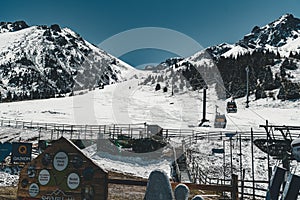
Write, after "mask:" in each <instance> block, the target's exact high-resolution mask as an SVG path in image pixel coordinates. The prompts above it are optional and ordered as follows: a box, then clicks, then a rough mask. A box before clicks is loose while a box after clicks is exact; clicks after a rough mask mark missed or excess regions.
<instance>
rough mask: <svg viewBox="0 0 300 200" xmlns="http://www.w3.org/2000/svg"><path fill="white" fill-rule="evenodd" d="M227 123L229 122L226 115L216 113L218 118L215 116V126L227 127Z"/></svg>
mask: <svg viewBox="0 0 300 200" xmlns="http://www.w3.org/2000/svg"><path fill="white" fill-rule="evenodd" d="M226 123H227V120H226V117H225V115H221V114H216V118H215V122H214V127H215V128H225V127H226Z"/></svg>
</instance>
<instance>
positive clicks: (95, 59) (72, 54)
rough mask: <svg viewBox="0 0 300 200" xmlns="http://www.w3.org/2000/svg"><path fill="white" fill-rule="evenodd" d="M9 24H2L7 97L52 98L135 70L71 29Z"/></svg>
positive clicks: (0, 86) (0, 61) (0, 76)
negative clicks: (17, 27)
mask: <svg viewBox="0 0 300 200" xmlns="http://www.w3.org/2000/svg"><path fill="white" fill-rule="evenodd" d="M4 25H5V27H6V29H5V27H4ZM4 25H2V26H1V29H0V30H1V31H0V52H1V53H0V72H1V73H0V80H1V81H0V92H1V96H2V98H1V99H2V100H6V101H11V100H23V99H37V98H49V97H53V96H55V95H56V94H60V95H63V94H66V93H70V92H72V91H74V90H80V89H88V88H93V87H96V86H98V85H99V84H104V85H107V84H112V83H115V82H119V81H123V80H126V79H127V78H130V77H131V76H133V75H134V73H135V69H134V68H133V67H131V66H129V65H128V64H126V63H124V62H123V61H120V60H119V59H117V58H115V57H113V56H111V55H109V54H108V53H106V52H105V51H103V50H100V49H99V48H97V47H95V46H94V45H92V44H90V43H89V42H87V41H85V40H84V39H83V38H81V37H80V35H79V34H77V33H75V32H73V31H72V30H70V29H69V28H60V27H59V26H58V25H51V26H50V27H47V26H32V27H27V26H25V25H23V27H21V28H20V27H19V29H16V28H11V26H12V24H4ZM8 93H10V94H8Z"/></svg>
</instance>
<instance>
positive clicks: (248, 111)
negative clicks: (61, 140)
mask: <svg viewBox="0 0 300 200" xmlns="http://www.w3.org/2000/svg"><path fill="white" fill-rule="evenodd" d="M141 73H142V72H141ZM143 73H148V72H143ZM140 81H141V79H131V80H128V81H125V82H122V83H116V84H113V85H108V86H105V88H104V89H95V90H92V91H82V92H81V93H82V94H81V95H79V94H78V95H75V96H72V97H65V98H53V99H43V100H31V101H22V102H11V103H1V104H0V118H1V119H10V120H21V121H33V122H47V123H64V124H99V125H105V124H130V123H133V124H135V123H144V122H146V123H147V124H158V125H160V126H161V127H163V128H165V129H185V130H186V129H189V130H191V131H192V130H195V131H203V132H208V131H228V132H235V131H237V132H249V131H250V128H253V129H254V130H255V131H260V132H264V129H262V128H259V125H263V124H265V123H266V120H268V121H269V124H273V125H299V124H300V118H298V117H297V116H298V114H299V109H298V108H299V106H300V101H279V100H272V99H271V98H267V99H261V100H258V101H254V100H253V97H252V96H251V97H250V100H251V101H250V104H249V105H250V108H245V100H246V99H245V98H242V99H237V100H236V102H237V105H238V112H237V113H231V114H226V116H227V127H226V129H216V128H213V121H214V117H215V105H218V106H219V112H221V113H225V104H226V101H220V100H217V98H216V95H215V91H214V89H210V88H209V89H208V91H207V97H208V102H207V119H208V120H209V121H210V122H209V124H210V125H211V127H198V124H199V122H200V120H201V118H202V92H201V91H200V92H198V91H194V92H185V93H176V94H175V95H174V96H171V94H170V92H167V93H164V92H163V91H162V90H159V91H155V90H154V87H152V86H145V85H140V84H139V83H140ZM212 88H214V87H212ZM0 132H1V133H0V134H1V135H2V136H4V135H10V136H11V135H14V134H15V139H18V138H19V137H22V138H25V137H26V135H28V137H32V135H38V131H31V130H20V129H13V128H1V131H0ZM5 139H6V137H2V139H1V141H2V142H4V141H5ZM235 146H236V148H235V150H234V155H235V157H237V154H238V151H237V146H238V145H237V144H236V145H235ZM243 146H244V147H243V163H244V168H246V172H247V175H246V178H250V177H249V173H250V171H251V159H250V158H251V151H250V149H249V146H250V145H249V144H246V143H243ZM220 147H222V142H221V141H220V140H218V141H217V140H216V141H213V140H210V141H209V142H208V141H207V140H206V139H205V140H201V141H198V143H197V145H194V146H193V149H196V150H197V151H200V152H202V153H201V155H199V156H200V157H202V159H201V161H202V163H201V164H202V165H203V166H211V167H208V171H209V172H213V171H212V170H213V169H216V170H219V168H217V167H216V168H215V167H214V166H216V165H217V166H219V167H220V166H222V159H221V158H218V156H216V157H215V156H213V155H211V149H212V148H220ZM226 148H227V150H226V154H227V155H228V145H227V147H226ZM84 151H85V152H86V153H87V155H88V156H90V157H91V158H92V159H94V160H95V161H96V162H97V163H98V164H99V165H100V166H102V167H104V168H105V169H108V170H111V171H118V172H123V173H127V174H132V175H136V176H139V177H145V178H147V177H148V176H149V174H150V172H151V171H152V170H154V169H157V168H159V169H162V170H164V171H166V173H167V174H169V175H170V162H171V161H170V160H166V159H157V160H156V161H152V162H143V161H139V162H135V160H134V159H130V158H121V157H119V158H118V156H111V155H106V154H101V155H99V154H97V153H96V148H95V146H90V147H88V148H87V149H85V150H84ZM255 155H256V158H255V160H256V161H255V162H256V164H255V166H256V168H257V170H258V171H260V172H259V173H258V174H257V176H258V178H259V179H266V176H265V174H264V173H262V172H266V155H265V154H264V153H262V152H261V151H260V150H258V149H256V150H255ZM228 159H229V156H227V158H226V162H227V163H228V162H229V160H228ZM234 164H235V165H236V167H235V168H238V158H236V159H234ZM272 164H274V162H272ZM220 177H221V176H220ZM11 182H13V181H8V184H7V185H9V184H11Z"/></svg>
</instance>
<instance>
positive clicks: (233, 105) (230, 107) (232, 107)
mask: <svg viewBox="0 0 300 200" xmlns="http://www.w3.org/2000/svg"><path fill="white" fill-rule="evenodd" d="M226 110H227V112H228V113H236V112H237V106H236V103H235V101H234V100H231V101H228V102H227V108H226Z"/></svg>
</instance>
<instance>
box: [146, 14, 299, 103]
mask: <svg viewBox="0 0 300 200" xmlns="http://www.w3.org/2000/svg"><path fill="white" fill-rule="evenodd" d="M299 36H300V19H298V18H295V17H294V16H293V15H291V14H286V15H283V16H281V17H280V18H279V19H277V20H275V21H274V22H271V23H269V24H267V25H265V26H262V27H258V26H255V27H254V28H253V30H252V31H251V32H250V33H249V34H247V35H245V36H244V37H243V39H241V40H239V41H237V42H236V43H235V44H227V43H223V44H220V45H216V46H211V47H208V48H206V49H204V50H202V51H200V52H198V53H196V54H195V55H192V56H190V57H188V58H185V59H178V58H177V59H169V60H167V61H166V62H162V63H161V65H162V66H168V67H167V68H166V67H165V69H163V70H160V71H158V70H156V71H157V72H159V73H157V74H156V75H152V77H149V78H148V79H147V81H146V82H145V84H151V83H153V82H154V83H156V82H161V83H162V84H165V85H169V83H170V82H172V84H173V82H176V80H180V81H181V82H180V83H175V84H173V87H175V90H179V91H184V90H185V89H184V88H188V89H192V90H197V89H201V88H203V87H204V86H205V85H206V84H208V85H209V86H210V87H215V88H216V90H217V93H218V96H219V97H220V98H225V97H226V98H229V97H234V98H239V97H243V96H246V69H247V68H248V70H249V93H250V94H253V95H255V99H260V98H266V97H271V98H274V99H281V100H292V99H299V98H300V85H299V83H300V78H299V77H300V76H299V74H300V69H299V67H300V37H299ZM169 61H173V62H169ZM174 61H176V62H174ZM174 74H175V76H174ZM161 77H163V80H162V78H161ZM173 79H174V81H173ZM153 80H154V81H153ZM170 80H171V81H170ZM203 81H204V82H205V83H203ZM166 82H168V83H166Z"/></svg>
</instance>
